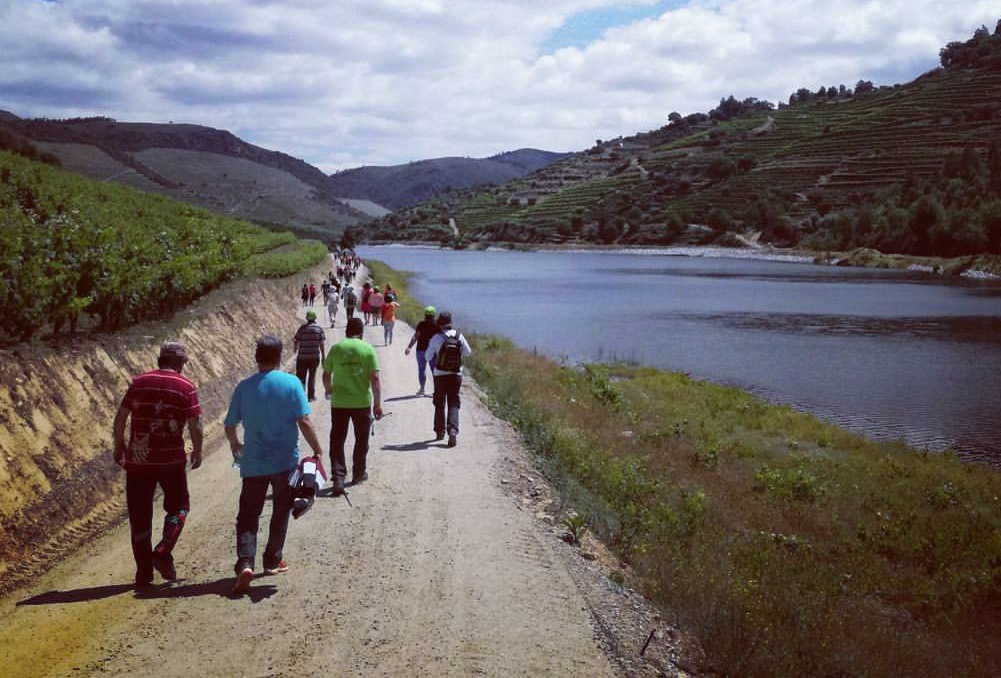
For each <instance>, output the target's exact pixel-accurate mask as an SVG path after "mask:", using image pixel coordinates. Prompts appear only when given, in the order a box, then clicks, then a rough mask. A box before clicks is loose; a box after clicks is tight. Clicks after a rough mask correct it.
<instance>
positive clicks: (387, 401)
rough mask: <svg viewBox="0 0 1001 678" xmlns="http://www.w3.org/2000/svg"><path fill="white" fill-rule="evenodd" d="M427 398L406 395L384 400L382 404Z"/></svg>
mask: <svg viewBox="0 0 1001 678" xmlns="http://www.w3.org/2000/svg"><path fill="white" fill-rule="evenodd" d="M427 397H428V396H422V395H406V396H396V397H395V398H386V399H385V400H383V401H382V402H384V403H395V402H398V401H400V400H420V399H422V398H427Z"/></svg>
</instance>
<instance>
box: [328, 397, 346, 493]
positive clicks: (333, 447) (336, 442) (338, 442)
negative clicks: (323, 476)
mask: <svg viewBox="0 0 1001 678" xmlns="http://www.w3.org/2000/svg"><path fill="white" fill-rule="evenodd" d="M350 420H351V417H350V414H349V410H345V409H343V408H339V407H335V408H332V409H331V410H330V474H331V480H332V481H333V484H334V491H335V492H337V489H338V487H340V488H343V487H344V478H345V476H347V474H348V469H347V461H346V460H345V459H344V441H345V440H347V437H348V422H349V421H350Z"/></svg>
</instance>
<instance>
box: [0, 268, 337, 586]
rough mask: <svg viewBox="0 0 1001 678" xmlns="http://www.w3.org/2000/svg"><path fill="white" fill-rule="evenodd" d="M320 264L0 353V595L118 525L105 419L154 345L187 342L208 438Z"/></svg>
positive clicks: (152, 360) (119, 506) (290, 329)
mask: <svg viewBox="0 0 1001 678" xmlns="http://www.w3.org/2000/svg"><path fill="white" fill-rule="evenodd" d="M327 268H328V266H327V264H326V262H324V264H323V265H322V266H318V267H316V268H314V269H312V271H310V272H304V273H302V274H300V275H296V276H293V277H291V278H285V279H282V280H246V279H245V280H239V281H236V282H233V283H230V284H227V285H225V286H223V287H222V288H220V289H219V290H216V291H214V292H212V293H210V294H208V295H206V296H204V297H202V298H201V299H200V300H198V301H197V302H195V303H194V304H192V305H191V306H189V307H188V308H186V309H184V310H183V311H180V312H178V313H176V314H175V315H174V316H173V317H172V318H170V319H169V320H165V321H158V322H152V323H145V324H142V325H137V326H135V327H132V328H130V329H129V330H127V331H125V332H121V333H117V334H109V335H103V336H98V337H95V338H87V339H85V340H82V341H80V342H79V343H77V344H73V345H70V344H68V343H59V344H56V345H49V344H45V343H42V342H34V343H30V344H21V345H18V346H16V347H14V348H12V349H9V350H3V351H0V356H2V357H3V360H0V383H2V384H3V386H4V388H3V389H0V590H4V589H7V588H10V587H11V586H12V585H15V584H16V583H17V582H18V580H21V579H23V578H24V577H25V576H27V575H29V574H32V573H35V572H37V571H39V570H40V569H44V568H45V567H47V566H48V565H49V564H50V563H51V562H52V561H53V560H54V559H55V557H56V556H59V555H62V554H64V553H67V552H68V551H70V550H72V549H73V548H74V547H75V546H76V545H78V544H79V543H80V541H81V540H82V539H83V538H85V537H86V536H88V535H89V534H92V533H93V532H95V531H97V530H99V529H100V528H101V527H103V526H105V525H107V524H109V523H110V522H112V521H114V520H116V519H118V518H120V517H121V515H122V513H123V507H124V497H123V496H120V495H121V494H122V493H121V492H120V488H119V487H118V484H117V481H118V480H119V479H120V474H121V471H120V469H119V468H118V467H117V466H116V465H115V464H114V463H113V461H112V460H111V453H110V450H111V421H112V419H113V418H114V413H115V410H116V409H117V407H118V403H119V400H120V399H121V397H122V394H123V393H124V392H125V387H126V386H127V385H128V381H129V379H130V378H131V377H132V376H134V375H136V374H139V373H141V372H144V371H146V370H149V369H153V368H155V367H156V357H157V352H158V349H159V345H160V343H161V342H162V341H164V340H165V339H168V338H179V339H180V340H181V341H184V342H186V343H187V344H188V347H189V353H190V354H191V356H192V361H191V363H190V364H189V365H188V367H187V369H186V371H185V374H187V375H189V376H191V377H192V378H193V379H194V381H195V383H197V384H198V385H199V388H200V396H201V401H202V407H203V409H204V411H205V415H204V420H205V422H206V425H207V426H206V435H207V436H208V437H211V436H213V434H215V433H217V432H218V421H219V420H220V419H221V417H222V415H223V414H224V409H225V407H226V404H227V402H228V397H229V391H230V389H231V387H232V385H233V384H234V383H236V381H237V380H238V378H240V377H242V376H244V374H245V373H246V371H247V368H248V365H249V363H251V362H252V357H253V346H254V340H255V338H256V336H257V335H259V334H260V333H262V332H265V331H267V332H270V333H273V334H275V335H276V336H280V337H288V336H291V335H292V334H293V333H294V331H295V328H296V327H297V326H298V323H299V322H300V319H299V318H297V315H296V310H297V309H296V307H295V304H293V303H291V300H293V299H296V298H297V297H298V292H297V289H298V288H297V286H298V285H300V284H301V283H302V280H303V279H304V278H306V277H308V276H309V274H310V273H311V274H312V277H313V278H314V279H316V278H318V277H319V275H320V274H321V272H322V271H325V270H326V269H327ZM210 449H211V447H210V446H208V445H207V446H206V452H208V451H209V450H210Z"/></svg>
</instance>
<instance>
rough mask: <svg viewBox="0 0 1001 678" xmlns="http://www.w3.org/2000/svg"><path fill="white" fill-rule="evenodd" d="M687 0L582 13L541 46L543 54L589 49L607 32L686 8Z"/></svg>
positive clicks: (606, 8)
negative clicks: (563, 49)
mask: <svg viewBox="0 0 1001 678" xmlns="http://www.w3.org/2000/svg"><path fill="white" fill-rule="evenodd" d="M683 4H684V2H683V0H670V1H664V2H655V3H652V4H647V5H637V6H626V7H602V8H599V9H592V10H587V11H584V12H579V13H577V14H574V15H573V16H570V17H568V18H567V20H566V22H565V23H564V24H563V25H562V26H560V27H559V28H557V29H556V30H554V31H553V32H552V33H550V34H549V36H548V37H547V38H546V39H545V41H544V42H543V43H542V45H541V50H542V51H543V52H555V51H556V50H558V49H561V48H563V47H585V46H587V45H589V44H591V43H592V42H594V41H596V40H598V39H599V38H601V36H602V35H604V33H605V31H606V30H608V29H609V28H614V27H616V26H627V25H629V24H631V23H635V22H636V21H640V20H642V19H649V18H651V17H656V16H660V15H661V14H662V13H664V12H665V11H666V10H668V9H670V8H673V7H678V6H680V5H683Z"/></svg>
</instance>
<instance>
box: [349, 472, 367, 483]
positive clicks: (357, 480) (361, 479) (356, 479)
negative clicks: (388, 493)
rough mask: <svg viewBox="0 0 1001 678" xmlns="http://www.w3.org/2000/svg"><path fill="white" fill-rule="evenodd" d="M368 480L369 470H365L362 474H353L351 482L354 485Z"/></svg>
mask: <svg viewBox="0 0 1001 678" xmlns="http://www.w3.org/2000/svg"><path fill="white" fill-rule="evenodd" d="M366 480H368V472H367V471H366V472H363V473H362V474H361V475H360V476H352V478H351V484H352V485H358V484H360V483H363V482H365V481H366Z"/></svg>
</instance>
